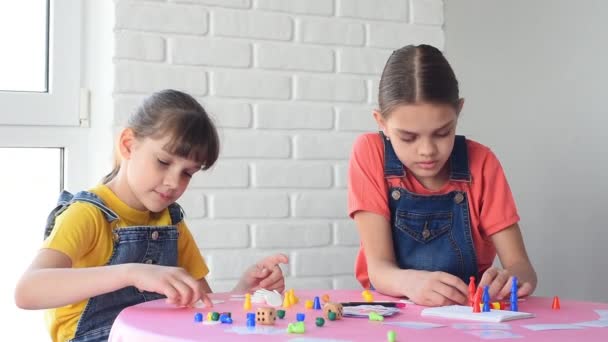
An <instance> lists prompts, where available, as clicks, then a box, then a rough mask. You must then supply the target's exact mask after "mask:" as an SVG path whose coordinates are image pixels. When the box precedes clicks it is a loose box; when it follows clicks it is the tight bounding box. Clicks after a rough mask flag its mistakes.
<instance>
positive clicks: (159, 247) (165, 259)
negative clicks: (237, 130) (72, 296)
mask: <svg viewBox="0 0 608 342" xmlns="http://www.w3.org/2000/svg"><path fill="white" fill-rule="evenodd" d="M75 201H80V202H88V203H90V204H93V205H94V206H96V207H97V208H99V210H101V212H102V213H103V214H104V216H105V218H106V219H107V220H108V222H115V221H117V220H118V216H117V215H116V213H114V212H113V211H112V210H111V209H110V208H108V207H107V206H106V205H105V204H104V203H103V201H102V200H101V199H100V198H99V197H98V196H97V195H95V194H93V193H90V192H86V191H81V192H78V193H76V194H75V195H72V194H70V193H69V192H67V191H63V192H62V193H61V195H60V196H59V201H58V203H57V207H56V208H55V209H54V210H53V211H52V212H51V214H50V215H49V218H48V221H47V227H46V230H45V238H46V237H47V236H48V235H49V234H50V233H51V231H52V229H53V226H54V224H55V217H57V216H58V215H59V214H60V213H61V212H63V211H64V210H65V209H67V207H68V206H69V205H70V204H72V203H73V202H75ZM168 209H169V214H170V216H171V222H172V225H170V226H132V227H121V228H117V229H114V230H113V236H114V249H113V253H112V256H111V257H110V260H109V261H108V263H107V264H106V265H118V264H126V263H146V264H155V265H164V266H177V238H178V231H177V227H176V225H177V223H179V222H180V221H182V219H183V212H182V209H181V207H180V206H179V205H178V204H177V203H174V204H171V205H170V206H169V208H168ZM160 298H165V297H164V296H163V295H160V294H158V293H152V292H140V291H139V290H137V288H135V287H134V286H129V287H125V288H122V289H120V290H117V291H114V292H110V293H106V294H102V295H99V296H95V297H93V298H90V299H89V300H88V302H87V305H86V307H85V309H84V311H83V312H82V315H81V316H80V320H79V321H78V325H77V327H76V333H75V335H74V338H73V339H71V340H70V341H74V342H84V341H86V342H89V341H106V340H107V339H108V335H109V333H110V329H111V328H112V323H113V322H114V320H115V319H116V317H117V316H118V314H119V313H120V311H121V310H122V309H124V308H126V307H128V306H132V305H135V304H139V303H143V302H146V301H150V300H154V299H160Z"/></svg>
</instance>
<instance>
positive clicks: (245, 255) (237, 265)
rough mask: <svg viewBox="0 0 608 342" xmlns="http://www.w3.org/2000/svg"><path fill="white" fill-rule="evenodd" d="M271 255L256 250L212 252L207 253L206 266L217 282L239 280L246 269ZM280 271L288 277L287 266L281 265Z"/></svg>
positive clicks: (265, 251)
mask: <svg viewBox="0 0 608 342" xmlns="http://www.w3.org/2000/svg"><path fill="white" fill-rule="evenodd" d="M272 254H274V253H269V252H268V251H267V250H257V249H240V250H235V251H229V250H213V251H211V252H208V255H209V258H208V259H209V260H208V261H207V264H208V266H209V269H210V271H211V273H210V276H211V278H212V279H217V280H222V279H239V278H240V277H241V275H242V274H243V272H245V270H246V269H248V268H249V267H250V266H252V265H255V263H256V262H258V261H260V260H262V259H263V258H265V257H267V256H270V255H272ZM281 269H283V270H284V274H287V275H289V266H288V265H281ZM285 270H287V272H286V271H285ZM234 285H236V281H235V282H233V286H234Z"/></svg>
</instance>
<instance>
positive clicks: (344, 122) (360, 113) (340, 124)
mask: <svg viewBox="0 0 608 342" xmlns="http://www.w3.org/2000/svg"><path fill="white" fill-rule="evenodd" d="M336 111H337V113H336V116H337V121H336V122H337V125H336V126H337V128H338V130H340V131H360V132H361V131H362V132H375V131H377V130H378V123H377V122H376V120H374V117H373V111H374V109H373V108H372V107H367V108H366V107H339V108H337V109H336Z"/></svg>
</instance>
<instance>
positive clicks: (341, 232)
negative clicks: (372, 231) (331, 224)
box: [334, 219, 359, 246]
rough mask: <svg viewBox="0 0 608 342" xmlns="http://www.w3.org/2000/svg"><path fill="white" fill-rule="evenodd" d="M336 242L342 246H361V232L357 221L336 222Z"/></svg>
mask: <svg viewBox="0 0 608 342" xmlns="http://www.w3.org/2000/svg"><path fill="white" fill-rule="evenodd" d="M334 241H335V243H336V245H340V246H359V232H358V231H357V226H356V225H355V221H353V220H351V219H348V220H341V221H337V222H336V227H335V230H334Z"/></svg>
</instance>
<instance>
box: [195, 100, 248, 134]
mask: <svg viewBox="0 0 608 342" xmlns="http://www.w3.org/2000/svg"><path fill="white" fill-rule="evenodd" d="M199 100H200V101H199V102H201V104H202V105H203V107H204V108H205V110H206V111H207V113H208V114H209V116H211V118H213V121H214V123H215V124H216V126H217V127H225V128H248V127H251V124H252V120H253V119H252V117H253V113H252V110H251V105H250V104H249V103H243V102H236V101H232V100H222V99H216V98H213V97H207V98H204V99H199Z"/></svg>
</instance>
